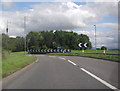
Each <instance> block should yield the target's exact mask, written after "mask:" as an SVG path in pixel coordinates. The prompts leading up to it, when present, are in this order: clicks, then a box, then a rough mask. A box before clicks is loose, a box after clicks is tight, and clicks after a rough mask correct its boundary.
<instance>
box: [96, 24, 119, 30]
mask: <svg viewBox="0 0 120 91" xmlns="http://www.w3.org/2000/svg"><path fill="white" fill-rule="evenodd" d="M97 26H98V27H105V28H112V29H113V30H118V23H101V24H97Z"/></svg>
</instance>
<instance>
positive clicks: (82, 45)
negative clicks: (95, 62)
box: [78, 43, 88, 47]
mask: <svg viewBox="0 0 120 91" xmlns="http://www.w3.org/2000/svg"><path fill="white" fill-rule="evenodd" d="M78 46H79V47H88V43H79V44H78Z"/></svg>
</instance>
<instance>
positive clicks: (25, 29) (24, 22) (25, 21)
mask: <svg viewBox="0 0 120 91" xmlns="http://www.w3.org/2000/svg"><path fill="white" fill-rule="evenodd" d="M25 30H26V16H24V42H25V55H26V34H25Z"/></svg>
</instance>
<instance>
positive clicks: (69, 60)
mask: <svg viewBox="0 0 120 91" xmlns="http://www.w3.org/2000/svg"><path fill="white" fill-rule="evenodd" d="M68 62H70V63H71V64H73V65H77V64H75V63H74V62H72V61H70V60H68Z"/></svg>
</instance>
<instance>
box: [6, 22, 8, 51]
mask: <svg viewBox="0 0 120 91" xmlns="http://www.w3.org/2000/svg"><path fill="white" fill-rule="evenodd" d="M6 34H7V36H6V48H7V53H8V20H7V28H6Z"/></svg>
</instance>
